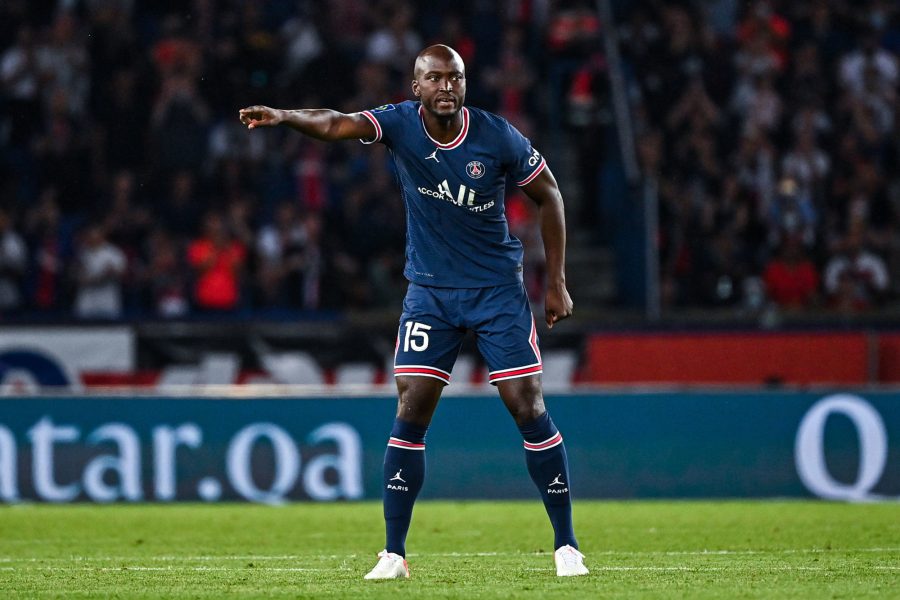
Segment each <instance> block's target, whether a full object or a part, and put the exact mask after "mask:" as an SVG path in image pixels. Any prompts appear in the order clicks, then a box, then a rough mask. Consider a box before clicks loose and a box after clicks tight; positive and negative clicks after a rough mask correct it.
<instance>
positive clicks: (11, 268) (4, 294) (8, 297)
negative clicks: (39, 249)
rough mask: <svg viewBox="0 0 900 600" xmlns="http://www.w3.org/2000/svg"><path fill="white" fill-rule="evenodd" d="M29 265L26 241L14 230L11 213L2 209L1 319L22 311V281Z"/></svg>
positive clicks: (0, 226) (0, 235)
mask: <svg viewBox="0 0 900 600" xmlns="http://www.w3.org/2000/svg"><path fill="white" fill-rule="evenodd" d="M27 265H28V249H27V248H26V247H25V241H24V240H23V239H22V236H21V235H19V233H18V232H16V230H15V229H14V228H13V221H12V218H11V215H10V214H9V212H7V211H6V210H4V209H3V208H0V317H3V316H10V315H13V314H15V313H17V312H18V311H20V310H21V309H22V307H23V304H24V302H23V296H22V280H23V277H24V275H25V268H26V267H27Z"/></svg>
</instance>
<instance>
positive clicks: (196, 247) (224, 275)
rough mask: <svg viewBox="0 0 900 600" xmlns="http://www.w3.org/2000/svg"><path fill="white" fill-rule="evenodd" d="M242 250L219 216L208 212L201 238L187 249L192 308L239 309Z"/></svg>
mask: <svg viewBox="0 0 900 600" xmlns="http://www.w3.org/2000/svg"><path fill="white" fill-rule="evenodd" d="M245 258H246V249H245V247H244V246H243V245H242V244H241V243H240V242H238V241H236V240H235V239H234V238H233V237H232V236H231V234H230V233H229V231H228V226H227V225H226V222H225V218H224V217H223V216H222V214H221V213H219V212H215V211H211V212H209V213H207V214H206V217H205V218H204V220H203V237H200V238H197V239H196V240H194V241H193V242H191V244H190V246H189V247H188V262H189V264H190V265H191V267H192V268H193V270H194V293H193V299H194V303H195V306H196V307H197V308H198V309H200V310H201V311H205V312H229V311H234V310H236V309H237V308H238V307H239V306H240V302H241V296H240V288H241V286H240V278H241V274H242V270H243V267H244V260H245Z"/></svg>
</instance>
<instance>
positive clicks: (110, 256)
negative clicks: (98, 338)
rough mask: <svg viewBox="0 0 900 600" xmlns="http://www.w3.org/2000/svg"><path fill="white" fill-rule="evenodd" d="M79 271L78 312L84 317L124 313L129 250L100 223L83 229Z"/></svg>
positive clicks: (113, 317)
mask: <svg viewBox="0 0 900 600" xmlns="http://www.w3.org/2000/svg"><path fill="white" fill-rule="evenodd" d="M77 261H78V262H77V268H76V272H75V284H76V293H75V315H76V316H77V317H78V318H81V319H115V318H118V317H120V316H122V285H121V282H122V277H123V276H124V275H125V271H126V267H127V264H128V263H127V260H126V258H125V254H124V253H123V252H122V251H121V250H119V249H118V248H117V247H116V246H114V245H113V244H111V243H109V242H108V241H107V240H106V233H105V232H104V231H103V228H102V227H101V226H100V225H91V226H90V227H88V229H87V230H86V231H85V232H84V233H83V237H82V240H81V244H80V248H79V251H78V259H77Z"/></svg>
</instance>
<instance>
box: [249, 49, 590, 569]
mask: <svg viewBox="0 0 900 600" xmlns="http://www.w3.org/2000/svg"><path fill="white" fill-rule="evenodd" d="M412 92H413V94H414V95H415V97H416V101H405V102H401V103H399V104H386V105H384V106H380V107H378V108H374V109H372V110H364V111H362V112H359V113H354V114H342V113H339V112H335V111H332V110H327V109H313V110H279V109H273V108H269V107H266V106H251V107H249V108H245V109H242V110H241V111H240V119H241V122H242V123H244V124H245V125H246V126H247V127H248V128H249V129H256V128H257V127H269V126H275V125H279V124H286V125H288V126H289V127H291V128H293V129H295V130H297V131H300V132H301V133H304V134H306V135H308V136H311V137H313V138H316V139H320V140H329V141H331V140H346V139H359V140H361V141H362V142H363V143H364V144H372V143H375V142H380V143H382V144H385V145H386V146H387V147H388V148H389V149H390V150H391V153H392V155H393V157H394V163H395V165H396V168H397V174H398V179H399V186H400V193H401V194H402V196H403V200H404V202H405V204H406V217H407V219H406V221H407V222H406V228H407V229H406V268H405V271H404V275H405V276H406V278H407V279H408V280H409V288H408V290H407V293H406V298H405V300H404V302H403V314H402V315H401V317H400V329H399V333H398V336H397V348H396V351H395V359H394V375H395V378H396V382H397V390H398V392H399V401H398V405H397V416H396V420H395V421H394V426H393V430H392V431H391V435H390V438H389V439H388V444H387V451H386V452H385V456H384V482H383V483H384V487H383V497H384V519H385V524H386V533H387V536H386V537H387V542H386V544H385V549H384V550H383V551H382V552H380V553H379V555H378V556H379V560H378V563H377V564H376V565H375V568H373V569H372V571H371V572H370V573H369V574H368V575H366V579H392V578H400V577H409V568H408V566H407V563H406V559H405V556H406V547H405V545H406V534H407V532H408V530H409V525H410V519H411V517H412V511H413V504H414V502H415V500H416V496H417V495H418V493H419V490H420V489H421V488H422V483H423V481H424V479H425V433H426V431H427V430H428V426H429V424H430V423H431V417H432V415H433V414H434V410H435V408H436V407H437V404H438V400H439V399H440V396H441V391H442V389H443V387H444V386H445V385H447V384H448V383H450V371H451V369H452V368H453V363H454V362H455V361H456V357H457V355H458V353H459V348H460V345H461V343H462V339H463V336H464V334H465V332H466V330H469V329H471V330H473V331H474V332H475V334H476V339H477V343H478V349H479V351H480V352H481V354H482V356H484V358H485V361H486V362H487V364H488V367H489V369H490V372H489V379H490V382H491V383H492V384H494V385H496V386H497V389H498V390H499V392H500V397H501V399H502V400H503V403H504V404H505V405H506V407H507V409H508V410H509V412H510V414H511V415H512V417H513V418H514V419H515V421H516V424H517V425H518V427H519V430H520V431H521V433H522V437H523V438H524V443H525V459H526V464H527V466H528V472H529V473H530V475H531V478H532V479H533V480H534V483H535V485H537V487H538V489H539V490H540V493H541V496H542V498H543V501H544V505H545V507H546V509H547V514H548V515H549V517H550V522H551V524H552V526H553V531H554V538H555V542H554V548H556V551H555V553H554V559H555V562H556V574H557V575H560V576H570V575H586V574H587V573H588V570H587V568H586V567H585V566H584V556H583V555H582V554H581V553H580V552H579V551H578V542H577V541H576V539H575V534H574V532H573V529H572V505H571V499H570V489H571V485H570V482H569V468H568V462H567V459H566V450H565V446H564V445H563V439H562V436H561V435H560V433H559V431H558V430H557V429H556V426H555V425H554V424H553V421H552V420H551V419H550V415H549V414H547V410H546V409H545V407H544V400H543V395H542V391H541V377H540V373H541V354H540V350H539V349H538V336H537V331H536V329H535V324H534V317H533V316H532V314H531V309H530V307H529V304H528V298H527V297H526V294H525V289H524V287H523V284H522V255H523V253H522V244H521V242H520V241H519V240H518V239H516V238H515V237H512V236H511V235H510V234H509V228H508V226H507V222H506V217H505V212H504V193H505V187H506V180H507V177H511V178H512V180H513V181H514V182H516V184H517V185H518V186H519V187H521V188H522V190H523V191H524V192H525V194H526V195H528V196H529V197H530V198H531V199H532V200H533V201H534V202H535V203H537V205H538V206H539V208H540V226H541V234H542V237H543V242H544V250H545V253H546V256H547V274H548V275H547V291H546V298H545V301H544V304H545V319H546V322H547V326H548V327H550V328H552V327H553V325H554V323H556V322H557V321H559V320H561V319H565V318H566V317H568V316H570V315H571V314H572V300H571V298H570V297H569V292H568V291H567V290H566V280H565V239H566V231H565V219H564V215H563V202H562V196H561V195H560V192H559V188H558V187H557V184H556V180H555V179H554V178H553V175H552V174H551V173H550V169H549V168H548V167H547V163H546V161H545V160H544V157H543V156H541V154H540V153H539V152H538V151H537V150H535V149H534V148H532V147H531V143H530V142H529V141H528V140H527V139H525V138H524V137H523V136H522V134H521V133H519V132H518V131H517V130H516V129H515V128H514V127H512V126H511V125H510V124H509V123H508V122H507V121H506V120H504V119H503V118H501V117H498V116H497V115H493V114H491V113H488V112H485V111H483V110H479V109H476V108H466V107H465V106H463V103H464V101H465V97H466V75H465V65H464V64H463V61H462V59H461V58H460V56H459V54H457V53H456V51H454V50H453V49H452V48H450V47H448V46H444V45H436V46H430V47H428V48H426V49H425V50H423V51H422V52H421V53H420V54H419V56H418V57H417V58H416V62H415V70H414V79H413V82H412Z"/></svg>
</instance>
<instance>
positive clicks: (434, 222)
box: [362, 101, 546, 288]
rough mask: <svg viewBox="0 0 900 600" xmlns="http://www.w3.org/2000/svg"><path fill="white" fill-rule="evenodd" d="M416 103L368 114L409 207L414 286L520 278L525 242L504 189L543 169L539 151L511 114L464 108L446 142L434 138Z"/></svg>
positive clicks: (409, 255)
mask: <svg viewBox="0 0 900 600" xmlns="http://www.w3.org/2000/svg"><path fill="white" fill-rule="evenodd" d="M423 111H424V109H422V108H421V105H420V103H418V102H411V101H406V102H401V103H400V104H387V105H385V106H380V107H378V108H375V109H372V110H367V111H363V113H362V114H363V115H365V116H366V117H368V119H369V120H370V121H372V124H373V125H375V131H376V134H375V138H374V139H371V140H363V143H369V144H370V143H374V142H381V143H383V144H385V145H386V146H387V147H388V148H389V149H390V151H391V154H392V156H393V158H394V163H395V164H396V166H397V175H398V179H399V184H400V193H401V195H402V196H403V201H404V203H405V204H406V269H405V270H404V275H405V276H406V278H407V279H409V280H410V281H412V282H413V283H417V284H420V285H425V286H435V287H453V288H478V287H488V286H495V285H504V284H508V283H515V282H517V281H521V280H522V254H523V253H522V243H521V242H520V241H519V240H518V239H516V238H515V237H513V236H512V235H510V233H509V226H508V224H507V222H506V211H505V206H504V193H505V189H506V178H507V176H509V177H510V178H511V179H512V180H513V181H514V182H516V184H518V185H519V186H523V185H526V184H527V183H529V182H530V181H532V180H533V179H534V178H535V177H537V176H538V174H539V173H540V172H541V171H542V170H543V169H544V168H545V167H546V162H545V161H544V158H543V157H542V156H541V154H540V153H539V152H538V151H537V150H535V149H534V148H532V147H531V142H529V141H528V140H527V139H526V138H525V137H524V136H523V135H522V134H521V133H519V132H518V131H517V130H516V129H515V127H513V126H512V125H510V124H509V123H508V122H507V121H506V119H503V118H502V117H498V116H497V115H494V114H491V113H489V112H486V111H483V110H479V109H477V108H465V107H464V108H463V109H462V116H463V126H462V129H461V130H460V132H459V135H458V136H457V138H456V139H455V140H453V141H452V142H450V143H449V144H441V143H438V142H437V141H435V140H434V139H432V137H431V136H430V135H428V132H427V131H426V130H425V122H424V120H423V118H422V112H423Z"/></svg>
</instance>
